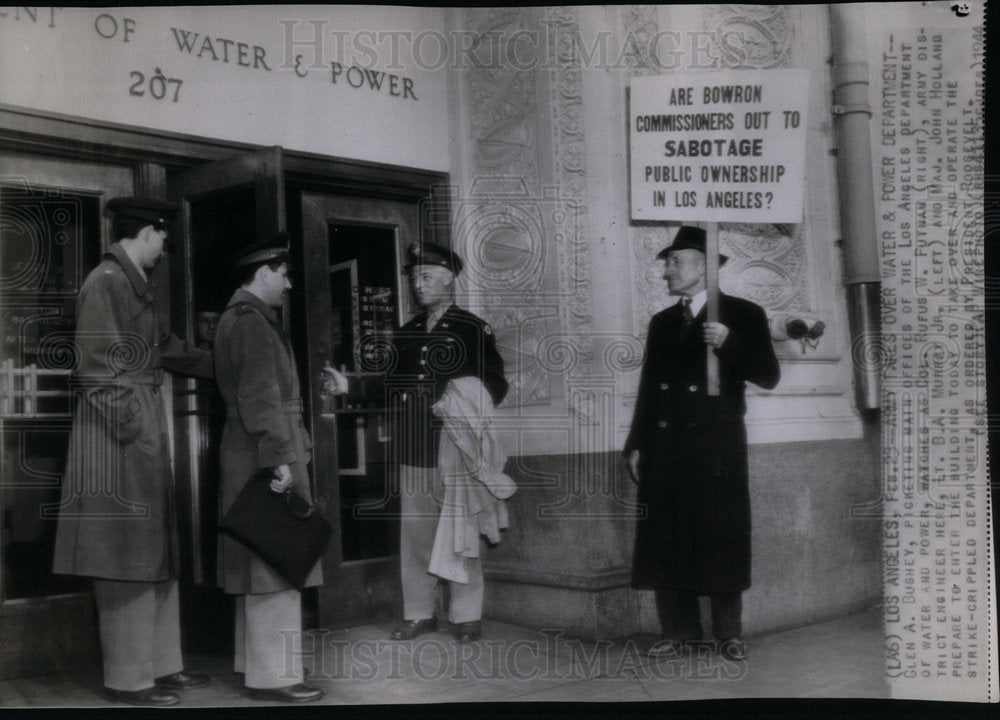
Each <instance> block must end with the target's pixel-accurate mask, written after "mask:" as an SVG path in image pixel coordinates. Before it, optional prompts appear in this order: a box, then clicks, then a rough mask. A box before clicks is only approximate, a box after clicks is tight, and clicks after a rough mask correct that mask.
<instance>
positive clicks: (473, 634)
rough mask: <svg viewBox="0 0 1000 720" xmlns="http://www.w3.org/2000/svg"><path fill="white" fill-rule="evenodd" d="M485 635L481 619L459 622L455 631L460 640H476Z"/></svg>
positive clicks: (457, 638)
mask: <svg viewBox="0 0 1000 720" xmlns="http://www.w3.org/2000/svg"><path fill="white" fill-rule="evenodd" d="M482 636H483V628H482V623H481V622H480V621H479V620H473V621H472V622H464V623H459V624H458V628H457V629H456V631H455V639H456V640H458V641H459V642H475V641H476V640H478V639H479V638H481V637H482Z"/></svg>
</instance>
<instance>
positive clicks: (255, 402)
mask: <svg viewBox="0 0 1000 720" xmlns="http://www.w3.org/2000/svg"><path fill="white" fill-rule="evenodd" d="M213 352H214V355H215V379H216V382H217V383H218V385H219V391H220V393H221V394H222V397H223V399H224V400H225V401H226V424H225V427H224V428H223V430H222V441H221V447H220V465H221V470H222V479H221V483H220V487H219V513H220V518H221V517H222V516H223V515H225V513H226V511H227V510H229V508H230V507H231V506H232V504H233V502H234V501H235V500H236V497H237V496H238V495H239V494H240V491H241V490H242V489H243V487H244V486H245V485H246V483H247V481H248V480H249V479H250V477H251V476H252V475H254V473H256V472H257V471H259V470H264V469H268V468H274V467H277V466H279V465H288V466H289V469H290V470H291V472H292V477H293V478H294V480H295V483H294V486H293V487H294V491H295V492H296V493H298V494H299V495H301V496H302V497H303V498H306V499H309V500H311V499H312V491H311V487H310V483H309V471H308V468H307V467H306V466H307V465H308V464H309V460H310V450H311V449H312V439H311V438H310V437H309V432H308V431H307V430H306V428H305V424H304V423H303V420H302V399H301V398H302V396H301V393H300V390H299V376H298V371H297V370H296V366H295V356H294V354H293V352H292V346H291V343H290V342H289V341H288V337H287V336H286V334H285V332H284V330H283V329H282V328H281V325H280V323H279V322H278V315H277V313H276V312H275V311H274V309H272V308H271V307H269V306H268V305H267V303H265V302H264V301H263V300H261V299H260V298H258V297H257V296H256V295H254V294H253V293H250V292H248V291H246V290H244V289H242V288H240V289H238V290H237V291H236V292H235V293H233V296H232V298H230V300H229V303H228V304H227V305H226V309H225V311H224V312H223V313H222V316H221V317H220V318H219V324H218V327H217V328H216V331H215V341H214V347H213ZM322 577H323V575H322V569H321V568H320V563H319V562H317V563H316V566H315V567H314V568H313V570H312V572H311V573H310V574H309V577H308V578H307V579H306V583H305V584H306V585H307V586H310V585H319V584H321V583H322ZM218 581H219V585H220V586H222V588H223V589H224V590H225V591H226V592H227V593H231V594H247V593H268V592H278V591H280V590H288V589H290V588H291V587H292V586H291V585H289V584H288V582H286V581H285V580H284V579H283V578H282V577H281V576H280V575H278V573H276V572H275V571H274V570H272V569H271V568H270V567H269V566H268V565H267V564H266V563H264V561H263V560H261V559H260V558H259V557H258V556H257V555H256V554H255V553H253V552H252V551H251V550H249V549H248V548H247V547H246V546H245V545H243V544H242V543H240V542H239V541H237V540H235V539H233V538H231V537H229V536H227V535H220V536H219V563H218Z"/></svg>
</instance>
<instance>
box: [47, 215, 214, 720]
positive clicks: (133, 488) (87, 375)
mask: <svg viewBox="0 0 1000 720" xmlns="http://www.w3.org/2000/svg"><path fill="white" fill-rule="evenodd" d="M176 210H177V207H176V206H175V205H172V204H170V203H166V202H162V201H159V200H155V199H150V198H141V197H129V198H115V199H113V200H110V201H109V202H108V211H109V212H110V213H112V214H113V218H114V222H113V233H114V237H115V239H116V242H115V243H113V244H112V245H111V246H110V247H109V248H108V251H107V252H106V253H105V254H104V256H103V258H102V260H101V263H100V264H99V265H98V266H97V267H96V268H94V270H93V271H92V272H91V273H90V274H89V275H88V276H87V279H86V280H85V281H84V283H83V287H82V288H81V289H80V296H79V299H78V301H77V319H76V350H77V352H78V360H79V362H78V365H77V369H76V375H75V382H76V383H77V387H78V401H77V405H76V409H75V416H74V421H73V430H72V433H71V436H70V449H69V456H68V459H67V464H66V475H65V480H64V483H63V494H62V501H61V504H60V517H59V523H58V527H57V531H56V541H55V556H54V559H53V571H54V572H56V573H63V574H67V575H85V576H89V577H92V578H94V598H95V600H96V603H97V615H98V623H99V626H100V637H101V649H102V651H103V660H104V688H105V694H106V695H107V696H108V697H109V698H110V699H113V700H116V701H120V702H125V703H129V704H132V705H150V706H160V705H173V704H175V703H177V702H178V701H179V697H178V696H177V694H176V693H175V692H173V691H174V690H186V689H189V688H194V687H200V686H203V685H206V684H208V682H209V679H208V677H207V676H206V675H203V674H201V673H195V672H185V671H184V662H183V659H182V657H181V642H180V612H179V608H178V595H177V574H178V567H179V557H178V546H177V526H176V512H175V509H174V480H173V475H172V473H171V467H170V450H169V445H168V443H169V436H168V431H167V422H168V420H167V416H166V409H165V406H164V402H163V393H162V392H161V384H162V382H163V371H164V369H165V368H166V369H168V370H171V371H173V372H179V373H183V374H187V375H199V376H203V377H211V374H212V358H211V355H210V354H209V353H207V352H206V351H204V350H201V349H197V348H189V347H188V346H187V344H186V343H183V342H181V341H180V340H178V339H177V338H176V337H175V336H174V335H171V334H170V331H169V328H168V324H167V322H166V318H164V317H161V315H160V314H159V313H158V312H157V307H156V304H155V302H154V296H153V289H152V285H151V280H150V277H149V273H150V272H151V271H152V270H153V268H154V267H155V265H156V263H157V261H158V260H159V258H160V256H161V255H162V253H163V245H164V242H165V241H166V239H167V236H168V233H169V228H170V224H171V222H172V219H173V216H174V213H175V212H176Z"/></svg>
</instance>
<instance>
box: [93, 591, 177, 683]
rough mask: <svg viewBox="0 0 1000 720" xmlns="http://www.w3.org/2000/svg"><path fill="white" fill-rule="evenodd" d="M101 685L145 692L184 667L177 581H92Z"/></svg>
mask: <svg viewBox="0 0 1000 720" xmlns="http://www.w3.org/2000/svg"><path fill="white" fill-rule="evenodd" d="M94 600H95V601H96V603H97V618H98V624H99V625H100V635H101V651H102V653H103V658H104V686H105V687H107V688H110V689H112V690H124V691H129V692H132V691H135V690H145V689H147V688H151V687H153V685H154V680H155V678H158V677H163V676H164V675H172V674H174V673H176V672H180V671H181V670H183V669H184V660H183V658H182V657H181V621H180V617H181V616H180V604H179V601H178V592H177V581H176V580H168V581H165V582H127V581H121V580H98V579H96V578H95V579H94Z"/></svg>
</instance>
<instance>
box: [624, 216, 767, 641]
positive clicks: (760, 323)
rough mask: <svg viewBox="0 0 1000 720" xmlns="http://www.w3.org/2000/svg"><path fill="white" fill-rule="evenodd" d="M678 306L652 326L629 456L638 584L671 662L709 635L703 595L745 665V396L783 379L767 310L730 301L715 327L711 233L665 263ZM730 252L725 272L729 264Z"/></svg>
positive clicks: (682, 238) (677, 246)
mask: <svg viewBox="0 0 1000 720" xmlns="http://www.w3.org/2000/svg"><path fill="white" fill-rule="evenodd" d="M657 257H658V258H659V259H662V260H664V261H665V263H666V266H665V270H664V273H663V277H664V279H665V280H666V281H667V285H668V287H669V289H670V294H671V295H676V296H680V301H679V302H677V303H676V304H675V305H672V306H671V307H669V308H667V309H666V310H663V311H661V312H659V313H657V314H656V315H654V316H653V318H652V320H650V323H649V333H648V337H647V344H646V357H645V360H644V362H643V367H642V375H641V378H640V381H639V394H638V397H637V399H636V405H635V414H634V415H633V418H632V427H631V431H630V432H629V436H628V439H627V440H626V442H625V447H624V450H623V453H624V455H625V459H626V462H627V463H628V466H629V470H630V472H631V474H632V477H633V479H635V480H636V481H637V482H638V483H639V490H638V502H639V504H640V505H641V506H642V507H643V508H645V516H644V517H642V518H641V519H640V520H639V521H638V523H637V526H636V538H635V555H634V557H633V562H632V586H633V587H635V588H640V589H653V590H654V591H655V595H656V609H657V614H658V615H659V620H660V627H661V632H662V639H661V640H660V641H659V642H658V643H656V644H655V645H654V646H653V648H652V649H651V650H650V654H652V655H656V656H658V655H672V654H676V653H678V652H680V651H681V650H682V649H683V647H684V645H685V643H687V642H690V641H695V640H700V639H701V637H702V627H701V618H700V616H699V608H698V596H699V595H707V596H709V597H710V599H711V605H712V632H713V635H714V636H715V638H716V640H717V641H718V642H719V643H720V645H719V648H720V652H721V653H722V655H723V657H726V658H728V659H730V660H743V659H745V658H746V643H745V642H744V641H743V639H742V592H743V590H746V589H747V588H748V587H750V492H749V478H748V472H747V441H746V427H745V426H744V422H743V415H744V413H745V412H746V403H745V400H744V391H745V386H746V383H747V382H748V381H749V382H752V383H754V384H755V385H758V386H760V387H762V388H765V389H770V388H773V387H774V386H775V385H777V383H778V378H779V374H780V371H779V368H778V361H777V358H776V357H775V355H774V348H773V347H772V345H771V338H770V334H769V332H768V325H767V318H766V316H765V314H764V311H763V309H761V308H760V306H758V305H755V304H754V303H752V302H749V301H747V300H742V299H740V298H736V297H731V296H728V295H720V298H719V319H720V322H715V323H710V322H706V321H705V304H706V281H705V264H706V263H705V231H704V230H701V229H700V228H696V227H691V226H682V227H681V228H680V230H679V231H678V232H677V235H676V236H675V237H674V240H673V243H672V244H671V245H670V246H669V247H667V248H665V249H664V250H663V251H662V252H661V253H660V254H659V255H658V256H657ZM726 259H727V258H726V257H725V256H724V255H720V256H719V264H720V265H721V264H722V263H724V262H725V261H726ZM706 345H707V346H708V347H711V348H712V352H714V353H715V355H716V356H717V358H718V362H719V395H718V396H717V397H711V396H709V395H708V393H707V391H706V379H707V371H706V351H705V348H706Z"/></svg>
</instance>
